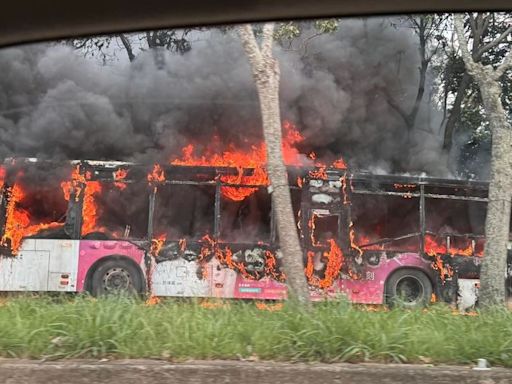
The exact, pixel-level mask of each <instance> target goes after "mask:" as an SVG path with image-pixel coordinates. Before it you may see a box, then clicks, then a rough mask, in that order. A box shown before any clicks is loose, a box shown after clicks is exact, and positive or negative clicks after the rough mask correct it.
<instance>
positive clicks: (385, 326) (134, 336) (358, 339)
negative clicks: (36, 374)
mask: <svg viewBox="0 0 512 384" xmlns="http://www.w3.org/2000/svg"><path fill="white" fill-rule="evenodd" d="M0 356H3V357H28V358H80V357H94V358H103V357H106V358H165V359H173V360H182V359H189V358H194V359H240V358H252V359H262V360H264V359H272V360H281V361H323V362H340V361H349V362H360V361H377V362H389V361H392V362H409V363H425V362H432V363H451V364H464V363H470V362H474V361H475V360H476V359H477V358H486V359H488V360H489V361H490V362H491V363H492V364H497V365H503V366H507V367H512V313H510V312H508V311H505V310H496V311H490V312H486V313H483V314H480V315H478V316H459V315H453V314H452V313H451V311H450V309H448V308H443V307H433V308H431V309H429V310H428V311H401V310H393V311H387V312H384V311H382V312H368V311H362V310H358V309H356V308H353V307H351V306H349V305H348V304H346V303H326V304H318V305H316V306H315V307H314V308H313V310H311V311H310V312H307V311H303V310H302V309H301V308H297V307H293V306H291V305H288V306H285V307H284V308H283V309H282V310H280V311H274V312H271V311H262V310H259V309H257V308H256V306H255V305H254V303H235V302H232V303H231V304H230V305H229V306H225V307H218V308H205V307H203V306H201V305H198V304H197V303H191V302H177V301H169V302H167V303H162V304H158V305H155V306H150V307H148V306H145V305H144V304H143V303H141V302H137V301H132V300H129V299H104V300H93V299H88V298H80V297H79V298H75V299H72V300H67V299H60V300H59V299H57V300H56V299H50V298H15V299H11V300H8V301H7V302H5V303H4V304H3V305H2V306H1V307H0Z"/></svg>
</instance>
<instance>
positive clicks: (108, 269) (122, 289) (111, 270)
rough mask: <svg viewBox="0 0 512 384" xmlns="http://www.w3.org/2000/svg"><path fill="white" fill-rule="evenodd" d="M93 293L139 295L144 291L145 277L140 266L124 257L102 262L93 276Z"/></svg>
mask: <svg viewBox="0 0 512 384" xmlns="http://www.w3.org/2000/svg"><path fill="white" fill-rule="evenodd" d="M90 287H91V294H92V295H93V296H94V297H98V296H106V295H130V296H131V295H139V294H142V292H143V279H142V274H141V273H140V270H139V268H138V267H137V266H136V265H134V263H132V262H131V261H129V260H125V259H123V258H116V259H110V260H107V261H105V262H103V263H101V264H100V265H99V266H98V268H96V270H95V271H94V273H93V274H92V276H91V284H90Z"/></svg>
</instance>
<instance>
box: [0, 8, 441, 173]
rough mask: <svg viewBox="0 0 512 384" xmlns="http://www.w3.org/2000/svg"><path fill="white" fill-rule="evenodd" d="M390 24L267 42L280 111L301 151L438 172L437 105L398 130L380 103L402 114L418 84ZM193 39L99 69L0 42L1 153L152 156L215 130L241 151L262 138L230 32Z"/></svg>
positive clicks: (410, 49)
mask: <svg viewBox="0 0 512 384" xmlns="http://www.w3.org/2000/svg"><path fill="white" fill-rule="evenodd" d="M389 20H390V19H389V18H388V19H381V18H373V19H366V20H362V19H352V20H345V21H342V22H341V23H340V27H339V29H338V31H336V32H335V33H332V34H327V35H323V36H319V37H317V38H315V39H313V40H311V42H310V43H309V44H308V46H307V53H306V54H304V52H301V51H300V52H299V51H290V50H287V49H285V48H283V47H280V46H276V48H275V54H276V56H277V57H278V58H279V61H280V67H281V79H282V83H281V109H282V114H283V118H286V119H289V120H291V121H292V122H294V123H295V124H296V125H297V127H298V128H299V130H300V131H301V132H302V133H303V134H304V136H305V137H306V141H305V143H304V144H302V145H301V149H302V150H303V151H304V152H305V153H307V152H309V151H316V152H317V153H318V154H319V156H320V157H321V158H324V159H327V160H331V159H334V158H336V157H338V156H339V155H342V156H343V157H344V158H345V159H346V160H347V162H348V163H349V164H350V165H351V166H352V167H354V168H356V169H370V170H373V171H378V172H387V173H389V172H402V173H403V172H413V173H418V172H427V173H428V174H432V175H439V176H446V175H448V174H449V172H448V170H447V166H446V158H445V156H444V155H443V153H442V151H441V143H440V138H439V136H438V135H437V127H438V122H437V121H436V116H438V113H437V111H436V110H435V108H434V107H432V106H431V105H428V103H427V102H424V103H423V104H422V107H421V109H420V113H419V115H418V118H417V121H416V125H415V128H414V130H413V132H412V133H411V134H410V135H407V128H406V126H405V124H404V122H403V120H402V119H401V117H400V116H399V115H398V114H397V112H396V111H395V110H394V109H393V108H392V107H391V106H390V103H389V102H388V101H387V100H386V97H385V94H386V93H388V94H391V95H392V96H393V97H394V98H395V100H396V102H397V103H398V104H400V106H401V107H402V108H403V109H404V110H409V109H410V108H412V102H413V100H414V97H415V94H416V90H417V86H418V81H419V80H418V65H419V58H418V51H417V37H415V36H414V34H413V32H412V31H411V30H410V29H407V28H405V29H404V28H394V27H393V26H392V25H391V24H390V22H389ZM307 32H308V27H307V26H306V27H305V32H304V33H307ZM193 40H194V41H192V49H191V50H190V51H188V52H186V53H184V54H179V53H170V52H162V51H156V50H152V51H151V50H150V51H145V52H142V53H140V54H139V55H138V57H137V59H136V60H135V61H134V62H132V63H128V62H124V61H123V60H121V59H119V60H114V61H112V62H108V63H106V64H102V63H100V62H98V61H97V60H95V59H91V58H86V57H84V55H83V52H81V51H76V50H75V51H74V50H73V49H72V48H70V47H69V46H68V45H65V44H58V43H54V44H39V45H34V46H24V47H17V48H8V49H3V50H2V51H0V70H1V75H0V157H10V156H23V157H39V158H43V159H58V160H64V159H95V160H129V161H137V162H147V163H152V162H154V161H166V160H168V159H170V158H174V157H179V155H180V148H182V147H183V146H184V145H185V144H188V143H190V142H193V143H194V144H196V145H197V146H198V148H199V150H200V149H201V146H204V145H208V144H209V143H210V142H211V141H212V137H214V136H216V137H218V138H219V140H220V143H221V145H220V147H222V145H223V144H224V143H235V144H236V145H239V146H241V147H247V148H248V147H250V145H252V144H254V143H255V142H256V141H259V140H261V138H262V132H261V119H260V112H259V104H258V99H257V94H256V90H255V86H254V83H253V79H252V77H251V73H250V69H249V65H248V62H247V58H246V56H245V54H244V52H243V49H242V46H241V43H240V41H239V39H238V37H237V35H236V33H235V32H234V31H232V30H231V31H227V32H226V31H225V30H224V31H220V30H216V29H212V30H208V31H202V32H197V33H196V34H195V35H194V34H193ZM430 82H431V79H428V81H427V87H428V88H429V89H430V87H431V84H430ZM429 89H427V91H426V92H425V94H426V95H428V92H429ZM426 98H427V97H425V99H426ZM222 149H223V148H219V150H222Z"/></svg>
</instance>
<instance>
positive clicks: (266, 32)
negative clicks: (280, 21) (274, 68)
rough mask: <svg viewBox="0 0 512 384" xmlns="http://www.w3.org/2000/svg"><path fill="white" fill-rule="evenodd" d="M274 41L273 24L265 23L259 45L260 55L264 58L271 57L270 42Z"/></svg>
mask: <svg viewBox="0 0 512 384" xmlns="http://www.w3.org/2000/svg"><path fill="white" fill-rule="evenodd" d="M273 40H274V23H266V24H265V25H264V26H263V41H262V43H261V54H262V55H263V57H265V58H270V57H271V56H272V42H273Z"/></svg>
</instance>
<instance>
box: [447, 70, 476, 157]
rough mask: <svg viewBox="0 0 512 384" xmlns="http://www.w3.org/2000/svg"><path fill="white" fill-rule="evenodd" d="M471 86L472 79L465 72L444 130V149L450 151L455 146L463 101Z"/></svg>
mask: <svg viewBox="0 0 512 384" xmlns="http://www.w3.org/2000/svg"><path fill="white" fill-rule="evenodd" d="M469 84H471V77H470V76H469V74H468V73H467V71H466V72H464V75H463V76H462V79H461V81H460V84H459V88H458V89H457V95H456V96H455V100H454V101H453V106H452V110H451V111H450V116H449V117H448V121H447V122H446V126H445V128H444V140H443V149H446V150H448V151H449V150H450V149H451V147H452V144H453V134H454V131H455V125H456V124H457V122H458V121H459V119H460V111H461V108H462V101H463V100H464V96H466V89H468V87H469Z"/></svg>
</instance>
